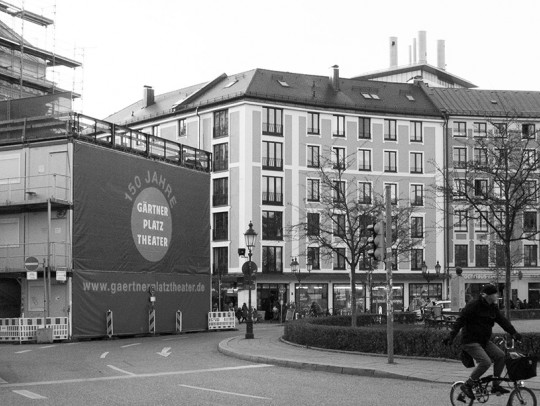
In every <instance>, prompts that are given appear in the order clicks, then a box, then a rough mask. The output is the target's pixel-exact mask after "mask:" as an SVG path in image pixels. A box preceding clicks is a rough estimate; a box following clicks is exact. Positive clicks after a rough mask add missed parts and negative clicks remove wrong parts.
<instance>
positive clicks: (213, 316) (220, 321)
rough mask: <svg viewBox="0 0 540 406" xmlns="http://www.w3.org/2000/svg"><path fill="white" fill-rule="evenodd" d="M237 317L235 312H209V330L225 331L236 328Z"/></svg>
mask: <svg viewBox="0 0 540 406" xmlns="http://www.w3.org/2000/svg"><path fill="white" fill-rule="evenodd" d="M235 323H236V317H234V312H209V313H208V329H209V330H224V329H231V328H235Z"/></svg>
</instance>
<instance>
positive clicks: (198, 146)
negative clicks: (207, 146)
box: [195, 106, 201, 149]
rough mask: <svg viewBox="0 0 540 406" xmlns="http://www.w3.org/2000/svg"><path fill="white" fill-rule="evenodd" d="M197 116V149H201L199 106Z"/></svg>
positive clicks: (196, 111) (196, 109)
mask: <svg viewBox="0 0 540 406" xmlns="http://www.w3.org/2000/svg"><path fill="white" fill-rule="evenodd" d="M195 114H196V115H197V148H198V149H201V116H200V115H199V106H197V107H196V108H195Z"/></svg>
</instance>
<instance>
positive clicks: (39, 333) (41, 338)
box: [36, 327, 53, 344]
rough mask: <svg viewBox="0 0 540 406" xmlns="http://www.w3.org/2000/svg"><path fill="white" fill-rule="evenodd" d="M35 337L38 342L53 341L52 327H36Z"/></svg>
mask: <svg viewBox="0 0 540 406" xmlns="http://www.w3.org/2000/svg"><path fill="white" fill-rule="evenodd" d="M36 339H37V343H38V344H43V343H52V342H53V329H52V327H45V328H38V329H37V330H36Z"/></svg>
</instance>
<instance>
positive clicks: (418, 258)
mask: <svg viewBox="0 0 540 406" xmlns="http://www.w3.org/2000/svg"><path fill="white" fill-rule="evenodd" d="M423 261H424V250H423V249H422V248H414V249H412V250H411V270H413V271H420V270H421V269H422V262H423Z"/></svg>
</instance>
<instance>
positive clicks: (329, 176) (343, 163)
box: [288, 155, 415, 327]
mask: <svg viewBox="0 0 540 406" xmlns="http://www.w3.org/2000/svg"><path fill="white" fill-rule="evenodd" d="M326 156H328V155H326ZM319 160H320V165H319V167H318V168H317V170H315V172H314V173H313V175H312V176H313V178H316V179H317V180H318V183H317V184H318V185H319V190H318V191H317V199H312V200H316V201H313V202H308V204H307V205H306V206H307V207H306V209H307V210H306V212H304V213H303V215H302V216H301V221H300V222H299V223H298V224H293V225H291V226H290V227H289V230H288V238H289V239H300V240H303V241H306V245H307V248H306V252H305V253H304V255H306V257H307V251H308V250H309V247H318V248H319V252H320V257H321V258H322V259H326V260H329V261H331V260H333V259H334V258H339V260H342V261H344V263H345V264H346V265H347V266H348V268H349V271H350V289H351V307H352V326H353V327H354V326H356V314H357V306H356V303H357V296H356V280H357V278H356V276H357V275H356V273H357V271H358V270H360V269H361V270H364V271H365V272H366V281H368V280H369V279H370V278H369V275H370V272H371V271H372V270H373V269H374V268H377V263H375V262H374V261H373V260H372V259H371V258H369V256H368V255H367V244H368V242H367V238H368V237H369V235H368V234H367V233H366V227H367V225H369V224H373V223H374V222H376V221H377V220H379V219H380V218H381V215H382V214H383V213H384V212H385V205H384V199H383V196H382V194H381V195H378V194H376V193H372V190H371V185H372V183H371V182H368V180H367V179H359V178H356V177H355V176H353V175H351V171H350V169H351V167H352V164H353V162H354V160H353V158H352V157H351V156H349V157H347V158H346V159H345V158H342V159H341V160H340V159H339V158H338V157H334V159H325V158H324V157H323V156H321V157H319ZM370 180H371V181H372V182H373V181H374V179H373V178H370ZM361 182H362V184H363V186H364V187H368V188H369V193H366V191H365V190H359V183H361ZM373 183H375V184H377V182H373ZM312 187H313V186H312ZM381 189H382V188H381ZM312 193H313V191H309V192H308V195H311V194H312ZM395 203H396V204H395V205H393V208H392V213H393V227H394V232H393V236H392V247H393V249H394V250H395V251H394V252H395V255H394V258H395V261H394V262H396V263H397V261H398V258H400V257H403V255H400V254H404V253H405V252H406V251H408V250H410V249H411V248H412V247H413V246H414V244H415V241H414V240H413V239H412V238H411V234H410V231H409V230H410V225H409V219H410V215H411V213H412V212H413V210H414V208H413V207H412V206H411V205H410V204H409V203H408V202H407V203H403V202H398V201H397V200H395ZM389 240H390V239H388V238H387V241H389Z"/></svg>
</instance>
